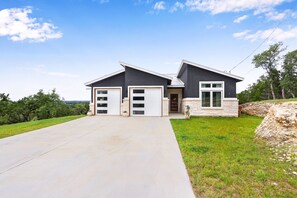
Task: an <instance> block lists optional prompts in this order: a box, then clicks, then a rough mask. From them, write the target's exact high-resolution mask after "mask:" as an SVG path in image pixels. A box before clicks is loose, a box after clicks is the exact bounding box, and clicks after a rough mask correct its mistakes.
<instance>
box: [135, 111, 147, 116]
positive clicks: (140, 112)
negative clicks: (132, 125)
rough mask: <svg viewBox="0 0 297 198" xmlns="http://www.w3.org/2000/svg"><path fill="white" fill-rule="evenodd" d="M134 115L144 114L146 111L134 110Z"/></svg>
mask: <svg viewBox="0 0 297 198" xmlns="http://www.w3.org/2000/svg"><path fill="white" fill-rule="evenodd" d="M133 115H144V111H133Z"/></svg>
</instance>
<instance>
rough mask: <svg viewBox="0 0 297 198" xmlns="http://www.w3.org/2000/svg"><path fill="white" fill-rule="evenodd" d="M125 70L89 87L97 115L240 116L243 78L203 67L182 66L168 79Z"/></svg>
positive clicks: (140, 70) (128, 67) (134, 68)
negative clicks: (239, 92)
mask: <svg viewBox="0 0 297 198" xmlns="http://www.w3.org/2000/svg"><path fill="white" fill-rule="evenodd" d="M120 65H121V66H123V69H122V70H120V71H117V72H114V73H112V74H109V75H106V76H103V77H101V78H98V79H95V80H92V81H90V82H87V83H85V85H86V86H88V87H91V101H90V111H91V112H92V114H93V115H126V116H168V115H169V113H184V112H185V111H186V106H187V105H189V107H190V112H191V115H197V116H234V117H236V116H238V100H237V98H236V83H237V82H240V81H242V80H243V78H242V77H239V76H236V75H233V74H230V73H227V72H223V71H219V70H216V69H213V68H210V67H206V66H203V65H199V64H197V63H193V62H190V61H187V60H183V61H182V62H181V65H180V68H179V70H178V72H177V74H176V75H165V74H160V73H157V72H153V71H149V70H147V69H144V68H141V67H137V66H134V65H131V64H127V63H123V62H120Z"/></svg>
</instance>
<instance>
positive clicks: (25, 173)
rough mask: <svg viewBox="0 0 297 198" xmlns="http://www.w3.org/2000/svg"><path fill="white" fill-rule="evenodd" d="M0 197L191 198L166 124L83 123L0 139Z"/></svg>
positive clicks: (98, 119) (134, 121) (153, 120)
mask: <svg viewBox="0 0 297 198" xmlns="http://www.w3.org/2000/svg"><path fill="white" fill-rule="evenodd" d="M0 196H1V198H3V197H9V198H11V197H30V198H32V197H38V198H40V197H96V198H99V197H108V198H113V197H127V198H134V197H135V198H144V197H154V198H158V197H165V198H166V197H170V198H174V197H182V198H187V197H194V194H193V191H192V187H191V185H190V181H189V177H188V175H187V172H186V169H185V165H184V163H183V161H182V157H181V154H180V151H179V148H178V144H177V142H176V139H175V136H174V133H173V131H172V128H171V125H170V122H169V119H168V118H160V117H146V118H143V117H134V118H124V117H110V116H102V117H98V116H97V117H86V118H82V119H78V120H74V121H71V122H68V123H64V124H60V125H56V126H52V127H48V128H45V129H41V130H36V131H33V132H29V133H25V134H21V135H17V136H13V137H9V138H4V139H0Z"/></svg>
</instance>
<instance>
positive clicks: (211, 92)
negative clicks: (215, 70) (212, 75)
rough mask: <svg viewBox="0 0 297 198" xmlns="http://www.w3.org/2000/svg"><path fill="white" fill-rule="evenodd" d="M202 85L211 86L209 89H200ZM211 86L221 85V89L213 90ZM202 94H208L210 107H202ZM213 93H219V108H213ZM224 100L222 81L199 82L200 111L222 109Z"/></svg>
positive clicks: (223, 84)
mask: <svg viewBox="0 0 297 198" xmlns="http://www.w3.org/2000/svg"><path fill="white" fill-rule="evenodd" d="M202 84H211V85H210V87H202ZM212 84H222V87H217V88H213V87H212ZM202 92H210V107H203V106H202ZM213 92H221V106H220V107H213ZM224 98H225V82H224V81H199V99H200V101H201V102H200V108H201V109H223V106H224V103H223V101H224Z"/></svg>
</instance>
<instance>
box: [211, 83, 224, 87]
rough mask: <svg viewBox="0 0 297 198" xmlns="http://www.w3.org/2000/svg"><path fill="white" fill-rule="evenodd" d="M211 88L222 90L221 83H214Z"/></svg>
mask: <svg viewBox="0 0 297 198" xmlns="http://www.w3.org/2000/svg"><path fill="white" fill-rule="evenodd" d="M212 87H213V88H222V83H214V84H212Z"/></svg>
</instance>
